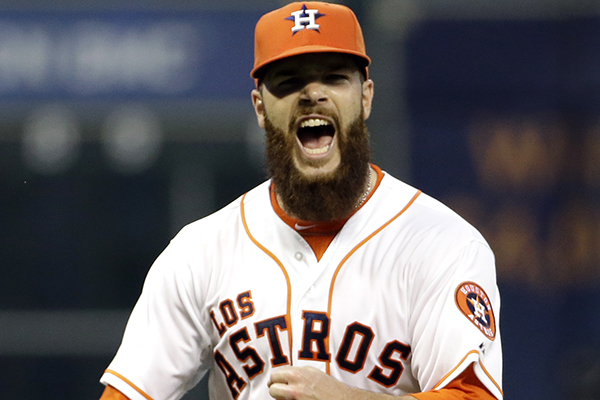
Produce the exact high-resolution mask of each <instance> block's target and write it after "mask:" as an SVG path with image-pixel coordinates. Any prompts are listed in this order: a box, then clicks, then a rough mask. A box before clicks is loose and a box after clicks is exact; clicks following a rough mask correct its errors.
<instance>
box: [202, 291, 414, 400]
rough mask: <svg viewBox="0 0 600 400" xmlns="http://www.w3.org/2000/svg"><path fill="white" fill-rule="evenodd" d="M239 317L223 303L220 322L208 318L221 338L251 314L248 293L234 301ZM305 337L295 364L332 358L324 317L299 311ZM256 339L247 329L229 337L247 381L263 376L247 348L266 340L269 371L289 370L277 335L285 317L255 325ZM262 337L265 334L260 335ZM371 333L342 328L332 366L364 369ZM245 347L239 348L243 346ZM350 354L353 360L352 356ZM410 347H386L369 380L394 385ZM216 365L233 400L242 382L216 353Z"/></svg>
mask: <svg viewBox="0 0 600 400" xmlns="http://www.w3.org/2000/svg"><path fill="white" fill-rule="evenodd" d="M236 303H237V305H238V307H239V311H240V312H239V315H238V312H237V310H236V307H235V306H234V302H233V301H232V300H230V299H226V300H223V301H222V302H221V303H220V304H219V307H218V309H219V311H220V312H219V314H220V318H217V317H216V314H215V310H213V311H211V312H210V317H211V320H212V322H213V323H214V325H215V327H216V328H217V331H218V332H219V335H220V336H223V335H224V334H225V333H226V331H227V330H228V329H229V328H232V327H233V326H234V325H236V324H237V323H238V322H239V321H241V320H243V319H245V318H247V317H249V316H251V315H252V314H253V313H254V304H253V303H252V295H251V292H250V291H249V290H248V291H246V292H244V293H241V294H240V295H239V296H237V302H236ZM302 318H303V320H304V331H303V332H304V333H303V335H302V349H301V350H300V352H299V356H298V358H299V359H304V360H314V361H330V360H331V354H329V353H328V352H327V345H326V340H327V339H328V335H329V323H330V321H329V317H328V316H327V314H325V313H319V312H314V311H304V312H303V313H302ZM254 326H255V330H254V332H253V334H254V335H256V336H255V337H254V338H252V337H251V335H250V331H249V329H248V327H243V328H241V329H239V330H237V331H236V332H234V333H232V334H231V336H229V345H230V346H231V349H232V351H233V353H234V354H235V356H236V358H237V361H238V362H240V363H241V365H242V369H243V370H244V372H245V375H246V376H245V377H246V378H247V379H253V378H254V377H256V376H257V375H259V374H261V373H262V372H264V370H265V361H264V359H263V358H262V357H261V356H260V355H259V354H258V352H257V350H256V349H255V348H254V347H252V345H251V344H249V342H251V341H252V340H260V339H261V338H264V337H265V336H266V339H265V340H268V341H269V345H270V349H271V354H270V355H269V356H270V358H269V362H270V363H271V366H272V367H278V366H281V365H286V364H289V357H288V356H286V355H285V354H284V352H283V350H282V346H281V340H280V337H279V332H281V331H285V330H287V329H288V327H287V323H286V318H285V316H279V317H275V318H270V319H266V320H262V321H259V322H257V323H255V324H254ZM265 332H266V333H267V334H266V335H265ZM374 337H375V333H374V332H373V330H372V329H371V328H369V327H367V326H365V325H362V324H360V323H359V322H354V323H353V324H350V325H348V326H347V327H346V332H345V334H344V337H343V340H342V346H341V347H340V349H339V351H338V353H337V354H336V356H335V361H336V363H337V365H338V366H339V367H340V368H341V369H343V370H345V371H349V372H351V373H357V372H359V371H361V370H362V369H363V368H364V365H365V361H366V357H367V354H368V352H369V350H370V347H371V343H372V341H373V338H374ZM244 344H245V345H246V346H245V347H242V346H243V345H244ZM351 350H352V353H353V354H352V355H351ZM410 351H411V349H410V346H408V345H406V344H403V343H401V342H399V341H392V342H390V343H387V344H386V346H385V347H384V348H383V349H382V351H381V354H380V355H379V360H380V362H381V366H375V367H374V368H373V369H372V371H370V373H369V374H368V378H369V379H371V380H373V381H375V382H377V383H378V384H380V385H382V386H384V387H391V386H393V385H395V384H396V383H397V382H398V379H399V378H400V376H401V375H402V372H403V371H404V367H403V365H402V363H401V362H400V361H399V360H398V358H399V359H401V360H406V359H407V358H408V356H409V355H410ZM215 360H216V362H217V365H218V366H219V368H221V370H222V371H223V374H224V375H225V377H226V381H227V385H228V386H229V390H230V391H231V395H232V396H233V398H234V399H237V397H238V396H239V394H240V392H241V390H243V389H244V387H246V381H245V379H244V377H241V376H240V375H239V374H238V373H237V372H236V369H235V368H234V367H233V363H232V362H230V361H228V360H227V359H226V357H225V356H224V355H223V353H222V352H220V351H218V350H217V351H215Z"/></svg>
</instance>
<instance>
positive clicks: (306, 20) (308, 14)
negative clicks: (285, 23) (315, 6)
mask: <svg viewBox="0 0 600 400" xmlns="http://www.w3.org/2000/svg"><path fill="white" fill-rule="evenodd" d="M291 14H292V16H291V17H287V18H286V19H287V20H290V21H294V26H293V27H292V35H295V34H296V33H298V32H299V31H301V30H303V29H312V30H315V31H317V32H319V24H317V18H320V17H324V16H325V14H319V10H308V9H307V8H306V4H303V5H302V9H300V10H299V11H294V12H292V13H291Z"/></svg>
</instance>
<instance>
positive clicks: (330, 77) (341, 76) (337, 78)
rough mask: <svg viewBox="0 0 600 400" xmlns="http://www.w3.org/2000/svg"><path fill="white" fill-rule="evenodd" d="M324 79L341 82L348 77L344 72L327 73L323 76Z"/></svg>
mask: <svg viewBox="0 0 600 400" xmlns="http://www.w3.org/2000/svg"><path fill="white" fill-rule="evenodd" d="M325 80H326V81H327V82H328V83H334V84H338V83H343V82H346V81H348V80H349V78H348V76H347V75H346V74H340V73H335V74H328V75H327V76H326V77H325Z"/></svg>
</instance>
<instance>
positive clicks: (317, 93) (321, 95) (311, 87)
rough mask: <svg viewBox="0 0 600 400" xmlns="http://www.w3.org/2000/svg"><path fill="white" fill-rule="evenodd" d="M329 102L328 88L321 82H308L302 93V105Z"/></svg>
mask: <svg viewBox="0 0 600 400" xmlns="http://www.w3.org/2000/svg"><path fill="white" fill-rule="evenodd" d="M327 100H329V97H328V95H327V88H326V86H325V85H323V83H321V82H319V81H312V82H308V83H307V84H306V85H305V86H304V88H302V91H301V93H300V104H301V105H317V104H323V103H326V102H327Z"/></svg>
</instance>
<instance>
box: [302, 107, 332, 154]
mask: <svg viewBox="0 0 600 400" xmlns="http://www.w3.org/2000/svg"><path fill="white" fill-rule="evenodd" d="M334 136H335V127H334V125H333V123H332V122H331V121H329V120H327V119H324V118H318V117H314V118H308V119H305V120H303V121H301V122H300V125H299V127H298V132H297V137H298V141H299V142H300V144H301V146H302V149H303V150H304V152H305V153H306V154H308V155H309V156H320V155H324V154H327V152H328V151H329V149H330V148H331V146H332V144H333V138H334Z"/></svg>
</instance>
